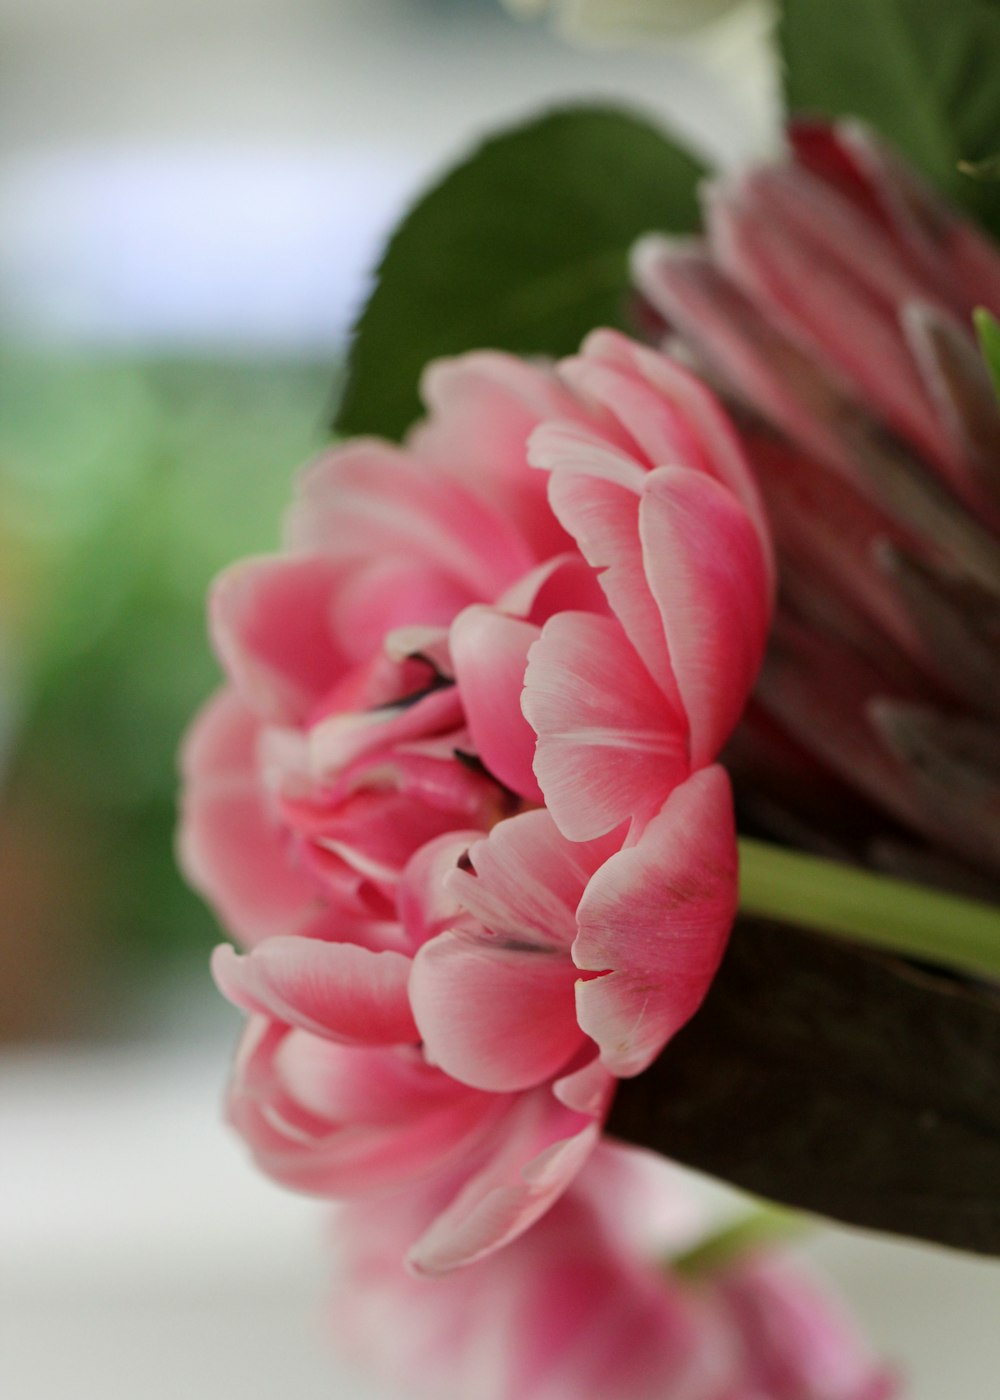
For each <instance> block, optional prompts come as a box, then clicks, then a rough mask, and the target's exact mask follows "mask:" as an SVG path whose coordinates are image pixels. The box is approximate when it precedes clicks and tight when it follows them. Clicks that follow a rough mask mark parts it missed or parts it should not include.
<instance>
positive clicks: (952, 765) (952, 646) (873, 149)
mask: <svg viewBox="0 0 1000 1400" xmlns="http://www.w3.org/2000/svg"><path fill="white" fill-rule="evenodd" d="M705 225H706V229H705V238H704V240H701V241H697V242H694V241H687V242H683V243H681V242H678V241H672V240H668V239H663V238H651V239H646V240H643V242H642V243H641V244H640V245H639V247H638V248H637V250H636V254H635V275H636V279H637V281H638V283H639V286H640V288H641V290H642V291H643V293H644V294H645V296H646V298H648V302H649V304H650V306H651V308H653V309H655V311H656V312H657V313H658V314H659V316H660V317H661V318H662V325H663V329H664V331H665V333H666V335H667V336H668V337H669V343H671V344H672V345H675V346H676V345H677V343H678V341H679V342H680V343H681V345H682V346H683V350H684V355H685V358H686V360H688V361H689V362H691V361H693V362H694V363H695V364H696V365H698V366H699V367H700V368H701V369H703V370H704V372H705V373H706V374H707V375H708V376H709V377H710V378H711V380H712V382H713V383H715V384H717V385H718V386H719V387H720V389H721V390H722V391H723V392H724V393H725V394H726V395H727V396H728V397H729V399H730V400H731V401H732V402H734V403H735V404H737V405H738V406H739V413H738V422H739V425H740V436H741V441H742V443H743V446H744V448H745V450H746V452H747V456H748V458H749V460H750V462H751V464H752V466H753V469H754V473H755V476H756V478H757V480H758V482H759V483H760V486H761V490H762V492H763V495H764V498H765V500H766V503H767V508H768V516H769V519H770V521H771V525H772V528H773V530H774V535H775V543H776V548H777V552H778V556H779V558H780V560H781V576H782V600H781V607H780V608H779V611H778V617H777V622H776V627H775V631H774V639H773V641H774V644H773V646H772V648H771V651H770V653H769V658H768V663H767V665H766V667H765V668H764V672H763V676H762V680H761V684H760V686H759V687H758V690H757V696H756V707H757V711H756V713H755V714H754V716H753V724H752V726H746V727H744V729H743V731H742V732H741V734H740V735H739V737H738V740H737V745H736V750H737V751H736V753H734V754H731V755H730V758H731V760H733V762H734V766H736V767H738V768H739V770H740V772H741V777H742V778H743V781H742V783H741V796H742V798H743V802H744V810H749V809H750V804H751V803H753V802H754V799H755V796H759V802H758V803H757V807H756V810H755V815H756V816H757V817H758V820H760V821H761V822H762V824H764V825H765V829H767V828H768V827H769V829H770V830H771V831H772V832H773V833H774V834H775V835H778V836H781V837H784V838H785V839H787V838H788V837H789V836H790V837H791V838H792V839H793V840H796V841H803V840H805V841H807V842H808V843H809V844H811V845H814V846H816V847H817V848H818V849H827V850H829V849H831V848H832V849H834V850H839V851H842V852H843V851H846V852H850V853H852V854H854V855H855V856H856V857H858V858H860V859H862V860H870V859H873V858H876V859H877V860H878V861H879V862H887V863H890V868H892V867H893V866H895V867H896V868H898V870H899V873H901V874H904V875H907V876H909V877H910V878H913V877H915V876H916V877H917V878H921V877H922V878H926V879H928V880H931V881H933V880H934V879H936V878H940V875H939V871H940V869H941V867H940V862H939V856H938V854H937V853H935V854H934V855H933V856H932V857H931V859H930V860H929V861H927V860H926V859H925V856H924V852H925V851H926V849H927V845H928V843H929V844H930V845H931V847H934V848H937V851H938V852H940V855H943V856H945V858H946V860H947V861H948V863H949V865H951V864H953V863H954V858H955V857H958V859H959V861H961V862H963V863H967V864H970V865H972V866H973V867H975V868H976V869H978V870H979V871H980V872H982V873H984V874H986V875H989V876H992V877H996V876H997V874H998V873H1000V828H998V823H997V819H996V814H997V811H998V810H1000V781H998V780H997V778H996V775H995V773H994V772H993V771H992V770H991V769H990V764H989V762H988V761H987V759H986V757H985V756H986V755H987V754H988V753H990V752H992V751H994V750H995V749H996V742H997V739H996V705H995V704H994V703H993V697H994V695H995V694H996V691H997V677H996V665H995V651H996V649H995V647H992V648H991V645H990V643H989V642H988V641H987V639H986V638H987V634H986V632H984V630H983V629H984V626H985V625H986V624H985V623H984V619H987V618H989V617H994V616H996V615H997V610H998V608H1000V549H998V543H997V540H998V535H1000V470H998V462H1000V412H998V408H997V402H996V396H995V393H994V389H993V386H992V384H991V381H990V376H989V374H988V372H987V369H986V366H985V364H984V362H983V358H982V356H981V354H980V353H979V350H978V347H977V344H976V339H975V335H974V331H973V326H972V317H971V313H972V311H973V309H974V307H976V306H977V305H982V306H986V307H988V308H990V309H991V310H992V311H993V312H994V313H998V312H1000V249H998V248H997V247H996V246H995V245H994V244H993V243H992V242H991V241H990V239H989V238H987V237H986V236H985V234H984V233H982V232H981V231H980V230H978V229H977V228H976V227H975V226H974V225H973V224H971V223H970V222H969V221H967V220H966V219H965V218H963V217H962V216H961V215H960V214H959V212H958V211H957V210H955V209H952V208H950V207H949V206H948V205H947V204H946V203H945V202H944V201H943V200H942V199H941V197H940V195H939V194H938V193H937V192H936V191H934V190H933V189H931V188H930V187H928V186H927V185H925V184H924V183H923V181H922V180H921V179H920V177H919V176H918V175H917V173H916V172H915V171H913V170H911V169H909V168H908V167H907V166H906V164H905V163H904V162H903V161H902V160H901V159H900V158H899V157H898V156H897V155H895V154H894V153H893V152H892V151H891V150H889V149H887V148H886V147H885V146H884V145H883V144H882V143H881V141H880V140H879V139H878V138H877V137H876V136H875V135H874V134H873V133H871V132H868V131H866V130H864V129H863V128H860V127H859V126H857V125H856V124H853V123H846V124H840V125H837V126H835V127H830V126H825V125H817V124H807V123H800V124H796V125H794V126H793V128H792V130H791V132H790V149H789V152H788V154H787V156H786V157H785V158H784V159H782V160H780V161H777V162H772V163H768V164H764V165H761V166H756V167H753V168H751V169H748V170H745V171H740V172H738V173H734V174H729V175H724V176H722V177H720V178H719V179H718V180H716V181H714V182H712V184H711V185H710V186H709V187H708V189H707V191H706V197H705ZM901 828H902V830H901ZM907 831H908V832H909V833H910V834H911V835H910V839H909V840H907V837H906V834H905V833H906V832H907ZM875 853H877V856H876V854H875ZM955 878H959V879H960V878H962V876H961V875H956V877H955Z"/></svg>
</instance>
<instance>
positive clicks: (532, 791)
mask: <svg viewBox="0 0 1000 1400" xmlns="http://www.w3.org/2000/svg"><path fill="white" fill-rule="evenodd" d="M538 636H539V631H538V628H537V627H535V626H533V625H532V624H531V623H530V622H521V621H519V620H518V619H517V618H513V617H506V616H504V614H503V613H499V612H495V611H494V610H493V609H492V608H487V607H481V606H478V607H472V608H466V610H465V611H464V612H463V613H461V614H460V615H459V616H458V617H457V618H456V619H455V621H454V623H453V624H452V629H451V656H452V661H453V663H454V666H455V677H456V679H457V681H458V690H459V693H460V694H461V697H462V704H463V705H464V707H465V717H466V722H467V723H468V726H469V730H470V732H471V734H472V740H473V743H474V744H475V749H476V753H477V754H478V756H479V758H480V759H481V760H482V762H483V764H484V765H485V767H486V768H487V769H488V770H489V772H490V773H491V774H492V775H493V777H494V778H496V779H497V780H498V781H499V782H501V783H503V785H504V786H505V787H508V788H510V790H511V791H512V792H516V793H517V794H518V796H520V797H523V798H526V799H527V800H528V801H529V802H541V800H542V793H541V789H540V788H539V786H538V780H537V779H536V777H535V775H534V773H533V772H532V768H531V764H532V760H533V759H534V756H535V735H534V731H533V730H532V729H531V726H530V725H529V724H528V721H527V720H526V719H525V718H524V716H523V715H522V713H521V691H522V690H523V689H524V672H525V668H526V666H527V664H528V648H529V647H530V646H531V644H532V642H534V641H535V640H536V639H537V637H538Z"/></svg>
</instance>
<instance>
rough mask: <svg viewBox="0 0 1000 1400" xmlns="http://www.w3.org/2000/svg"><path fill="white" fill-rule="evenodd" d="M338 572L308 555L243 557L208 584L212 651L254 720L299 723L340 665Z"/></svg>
mask: <svg viewBox="0 0 1000 1400" xmlns="http://www.w3.org/2000/svg"><path fill="white" fill-rule="evenodd" d="M341 573H342V570H340V569H339V568H338V567H337V565H336V564H334V563H333V561H332V560H330V559H325V558H322V557H319V556H316V555H307V556H305V557H301V556H300V557H288V556H275V557H272V558H260V559H246V560H244V561H242V562H241V563H239V564H234V565H233V566H232V567H231V568H229V569H227V570H226V571H225V572H224V573H223V574H221V575H220V576H219V578H218V579H216V581H215V584H214V585H213V588H212V593H211V598H210V602H209V616H210V621H211V628H212V637H213V640H214V643H215V648H216V650H217V652H218V654H219V656H220V658H221V660H222V662H223V665H224V666H225V667H226V670H227V671H228V673H229V676H230V679H231V680H232V682H233V684H234V685H235V687H236V689H237V690H238V691H239V693H240V695H241V697H242V699H243V701H244V702H245V703H246V704H247V705H248V706H249V707H250V708H251V709H252V710H253V711H254V712H255V714H257V715H259V716H260V718H261V719H264V720H269V721H272V722H274V723H277V724H296V723H300V722H301V721H302V720H303V719H305V717H306V715H307V714H308V713H309V710H310V709H311V708H312V706H313V705H315V704H316V702H317V700H318V699H319V698H320V696H321V695H322V694H323V693H324V691H326V690H328V689H329V687H330V686H331V685H332V684H333V682H334V681H335V680H336V679H337V677H338V675H339V674H340V673H341V672H342V671H343V669H344V666H345V661H344V658H343V657H342V656H341V654H340V653H339V650H338V648H337V647H336V646H335V643H334V633H333V623H332V612H331V609H332V600H333V597H334V593H335V590H336V587H337V585H338V582H339V581H340V575H341Z"/></svg>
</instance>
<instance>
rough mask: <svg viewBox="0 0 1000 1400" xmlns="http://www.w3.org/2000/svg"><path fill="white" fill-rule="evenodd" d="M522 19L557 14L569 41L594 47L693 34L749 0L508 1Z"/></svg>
mask: <svg viewBox="0 0 1000 1400" xmlns="http://www.w3.org/2000/svg"><path fill="white" fill-rule="evenodd" d="M504 3H505V4H506V5H507V8H508V9H510V10H513V11H514V13H515V14H520V15H539V14H542V13H543V12H545V11H549V12H551V13H552V14H553V17H554V19H555V22H556V25H557V27H558V28H559V30H560V31H561V32H562V33H563V34H565V35H566V36H567V37H568V38H573V39H583V40H587V41H588V42H591V43H605V42H608V41H611V42H626V43H627V42H629V41H633V40H637V39H638V40H644V39H655V38H662V37H664V36H668V37H669V36H672V35H676V34H684V33H690V31H691V30H694V29H699V28H701V27H703V26H704V25H707V24H711V23H712V22H713V21H714V20H717V19H719V18H720V16H722V15H725V14H728V13H729V11H731V10H736V9H741V8H746V7H747V0H504Z"/></svg>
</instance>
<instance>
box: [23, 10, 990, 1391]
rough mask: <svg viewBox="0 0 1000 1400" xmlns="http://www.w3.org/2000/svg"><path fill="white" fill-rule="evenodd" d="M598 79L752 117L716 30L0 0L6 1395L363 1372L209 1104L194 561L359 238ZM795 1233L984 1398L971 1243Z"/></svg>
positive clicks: (715, 127)
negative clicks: (471, 155) (667, 45)
mask: <svg viewBox="0 0 1000 1400" xmlns="http://www.w3.org/2000/svg"><path fill="white" fill-rule="evenodd" d="M595 96H604V97H609V98H612V99H614V98H621V97H623V96H624V97H627V98H628V100H629V101H631V102H633V103H637V104H640V105H645V106H647V107H651V108H653V109H655V110H658V111H659V112H661V113H662V114H664V115H665V116H667V117H669V119H670V120H671V121H672V122H673V123H674V124H675V126H676V127H678V128H679V129H681V130H683V131H684V132H685V133H686V134H687V135H688V136H689V137H690V138H691V139H692V141H694V142H695V143H696V144H698V145H699V146H700V147H701V148H702V149H703V150H705V151H706V152H709V153H711V154H713V155H715V156H716V157H718V158H725V159H731V158H734V157H736V156H738V155H739V154H740V153H742V152H745V151H747V150H748V149H750V148H752V147H753V146H755V145H759V144H760V143H761V142H762V141H763V140H764V139H765V134H766V132H767V129H768V105H767V87H766V81H765V79H764V78H763V77H762V74H761V72H760V70H759V68H757V67H755V65H754V63H753V62H751V61H750V60H749V58H748V57H747V56H746V54H745V53H743V52H741V50H740V48H739V45H738V44H735V43H733V42H730V43H729V45H728V47H727V49H726V52H725V53H723V54H722V55H718V54H715V53H713V52H711V51H710V50H709V49H707V48H706V46H705V45H704V43H703V42H697V41H692V42H688V43H686V44H685V45H684V46H682V47H680V48H676V49H673V50H671V51H669V52H667V51H665V50H664V51H660V52H647V53H644V54H641V55H637V54H635V53H630V52H627V51H616V52H611V53H599V52H575V51H571V50H569V49H567V48H565V47H563V46H561V45H560V44H559V43H558V42H556V41H555V40H554V39H553V38H551V37H550V36H548V35H547V34H546V33H545V31H544V30H542V29H540V28H538V27H520V26H518V25H516V24H515V23H514V22H513V21H512V20H510V19H509V17H508V16H507V15H506V14H505V13H504V12H503V11H502V10H501V9H500V8H499V5H498V4H497V3H496V2H495V0H437V2H436V3H432V0H199V3H194V0H171V3H166V0H32V3H30V4H27V3H24V0H0V209H2V218H0V357H2V362H0V370H3V371H6V372H4V373H3V377H2V379H0V397H2V412H0V662H2V663H3V665H2V667H0V675H2V678H3V682H2V688H0V701H2V702H3V703H2V704H0V717H2V716H3V715H6V721H7V722H6V729H5V732H4V734H3V735H0V738H5V739H6V752H7V782H6V788H5V791H4V794H3V805H2V808H0V836H2V841H0V900H2V903H3V912H4V936H3V940H2V946H0V1396H3V1397H4V1400H66V1397H68V1396H73V1397H74V1400H136V1397H138V1396H142V1397H143V1400H161V1397H162V1398H163V1400H168V1397H169V1400H175V1398H176V1397H178V1396H181V1395H190V1396H194V1397H199V1400H200V1397H202V1396H204V1397H206V1400H209V1398H210V1400H228V1397H234V1400H235V1397H239V1398H240V1400H269V1398H270V1397H276V1396H279V1395H281V1396H285V1395H294V1396H295V1397H296V1400H311V1397H314V1396H315V1397H317V1398H318V1397H321V1396H322V1397H325V1400H330V1397H334V1396H336V1397H342V1398H343V1400H347V1398H348V1397H351V1398H352V1400H353V1397H357V1400H363V1397H365V1396H368V1395H373V1394H374V1392H373V1391H371V1390H369V1389H367V1388H366V1385H365V1382H364V1381H363V1380H362V1378H360V1377H357V1376H354V1375H351V1374H349V1373H347V1372H346V1371H344V1369H343V1368H342V1366H341V1364H340V1363H339V1362H338V1360H337V1358H336V1357H335V1356H334V1355H333V1354H332V1353H331V1351H330V1350H329V1348H328V1346H327V1344H326V1341H325V1338H324V1330H323V1309H324V1289H325V1278H326V1272H327V1267H328V1265H327V1260H326V1234H327V1226H326V1222H325V1217H324V1214H323V1212H322V1211H321V1210H319V1209H318V1208H317V1207H316V1206H314V1205H313V1204H310V1203H308V1202H304V1201H300V1200H297V1199H294V1198H292V1197H290V1196H287V1195H285V1194H283V1193H281V1192H280V1191H279V1190H278V1189H277V1188H273V1187H271V1186H269V1185H268V1184H266V1183H264V1182H263V1181H261V1180H258V1178H257V1177H256V1176H255V1174H254V1173H253V1172H252V1171H251V1169H250V1168H249V1166H248V1165H247V1164H246V1163H245V1161H244V1159H243V1156H242V1153H241V1151H240V1149H239V1146H238V1144H237V1143H235V1142H234V1141H232V1140H231V1139H230V1138H229V1136H228V1135H227V1133H226V1131H225V1130H224V1128H223V1127H222V1126H221V1123H220V1118H219V1099H220V1095H221V1088H222V1084H223V1081H224V1077H225V1072H226V1061H227V1058H228V1054H229V1047H230V1042H231V1040H232V1039H233V1037H234V1035H235V1031H236V1017H235V1016H234V1015H233V1014H232V1013H230V1011H229V1009H228V1008H227V1007H226V1006H225V1005H224V1004H223V1003H222V1002H221V1000H219V999H217V998H216V997H215V996H214V994H213V992H212V990H211V988H210V986H209V984H208V978H207V973H206V972H205V970H204V969H205V959H206V955H207V951H208V948H209V946H210V943H211V941H212V937H213V932H212V929H211V925H210V921H208V920H207V918H206V916H205V915H204V913H203V912H202V911H200V910H199V909H198V908H197V906H196V904H195V902H194V901H193V900H192V899H190V897H189V896H187V895H186V894H185V893H184V892H183V890H181V889H180V887H179V886H178V885H177V883H176V880H175V878H174V876H173V874H172V868H171V866H170V855H169V831H170V823H171V820H172V818H171V814H170V804H171V801H172V796H171V790H172V784H173V776H172V766H171V765H172V760H171V754H172V751H173V748H174V747H175V744H176V740H177V736H178V732H179V728H180V725H181V722H182V720H183V717H184V716H185V715H186V714H188V713H189V712H190V710H191V707H192V705H193V703H194V701H195V699H196V698H197V697H198V696H200V695H202V694H204V693H205V691H206V690H207V688H208V686H209V685H210V684H211V676H212V664H211V661H210V660H209V658H208V656H207V652H206V651H205V649H204V646H203V643H202V642H201V628H200V622H199V620H198V613H199V610H200V599H201V597H202V594H203V591H204V586H205V582H206V580H207V578H208V577H209V575H210V574H211V572H212V571H213V570H214V569H215V568H216V567H218V566H219V565H220V564H221V563H222V562H224V561H225V560H226V559H227V558H229V557H231V556H232V555H233V554H235V553H237V552H241V551H244V550H249V549H254V548H263V547H267V545H268V544H269V543H270V542H271V540H272V539H273V536H274V530H275V521H276V515H277V509H278V506H279V504H280V502H281V500H282V499H283V497H284V494H285V491H286V483H287V478H288V474H289V472H290V470H291V468H292V467H293V466H294V465H295V462H296V459H297V458H298V457H299V456H301V455H302V454H304V453H305V452H306V451H307V450H309V448H310V447H311V446H312V445H314V444H315V442H317V441H318V440H319V439H320V437H321V435H322V424H323V420H324V416H325V414H326V412H327V410H328V405H329V395H330V393H331V386H332V384H333V379H334V371H335V365H336V361H337V358H338V354H339V352H340V349H341V347H342V345H343V339H344V333H345V329H346V327H347V325H348V324H349V320H350V316H351V313H352V310H353V308H354V307H355V306H356V305H357V304H358V301H359V299H360V297H361V295H362V292H363V287H364V278H365V274H366V271H367V269H368V268H369V267H370V265H371V263H372V261H373V258H374V255H375V252H376V250H377V246H378V242H379V239H380V238H381V236H382V235H383V234H384V232H385V231H386V230H387V228H388V227H389V226H390V225H391V223H392V221H393V219H394V218H395V217H396V216H397V214H398V212H399V211H400V209H401V207H402V206H403V204H404V203H405V201H406V199H407V198H408V196H409V195H410V194H411V193H412V192H413V191H414V190H415V189H416V188H418V187H419V184H420V183H421V181H422V180H424V179H425V178H426V177H427V176H428V175H429V174H430V173H432V172H433V171H434V170H435V169H437V168H439V167H440V165H441V164H442V162H445V161H447V160H449V159H451V158H453V157H454V156H455V155H456V154H458V153H460V152H461V151H462V150H463V149H464V148H465V147H466V146H467V145H468V144H469V142H470V141H471V140H473V139H475V137H476V136H477V135H478V134H480V133H483V132H485V131H487V130H488V129H489V128H491V127H492V126H494V125H496V124H497V123H499V122H504V121H507V120H514V119H516V118H518V117H519V116H521V115H525V114H527V113H529V112H530V111H532V110H533V109H537V108H538V107H540V106H544V105H546V104H551V103H553V102H554V101H561V100H564V99H568V98H587V97H595ZM237 471H239V472H240V473H241V475H239V476H238V477H237V475H236V473H237ZM226 472H229V476H226ZM213 473H215V475H213ZM236 481H238V483H239V491H238V493H236V495H237V496H238V500H235V501H234V493H233V492H232V489H231V488H232V485H233V483H234V482H236ZM220 506H221V509H220ZM151 518H152V519H154V520H155V532H154V533H152V534H150V533H149V531H150V529H152V527H151V526H150V524H149V521H150V519H151ZM140 520H141V521H142V522H143V524H142V531H141V532H139V533H137V531H138V526H137V521H140ZM116 532H117V533H116ZM140 536H141V537H140ZM137 538H138V539H139V544H138V545H135V544H134V541H135V539H137ZM108 561H110V562H108ZM151 561H152V562H151ZM5 852H6V854H5ZM101 881H103V883H101ZM98 886H100V887H99V888H98ZM3 1042H5V1043H6V1047H5V1048H3ZM807 1248H808V1250H809V1252H811V1253H813V1254H814V1255H815V1256H816V1257H818V1258H819V1259H821V1260H822V1261H823V1262H824V1263H825V1264H827V1265H828V1266H829V1268H830V1270H831V1271H832V1273H833V1274H834V1275H835V1276H836V1278H837V1279H838V1280H839V1282H840V1283H841V1285H842V1287H843V1288H844V1290H845V1292H846V1293H847V1294H848V1296H849V1297H850V1298H851V1300H852V1301H853V1303H854V1305H855V1307H856V1308H857V1309H858V1310H859V1312H860V1314H861V1316H862V1317H863V1319H864V1321H865V1323H866V1325H867V1326H868V1328H869V1330H870V1332H871V1335H872V1338H873V1340H874V1342H875V1344H876V1346H877V1347H878V1348H879V1349H880V1350H881V1351H883V1352H884V1353H885V1354H886V1355H888V1356H889V1357H891V1358H894V1359H896V1360H898V1361H899V1362H900V1363H901V1364H902V1365H903V1366H904V1367H905V1368H906V1369H907V1370H908V1371H909V1374H910V1376H911V1381H912V1383H911V1385H910V1388H909V1389H908V1391H907V1394H908V1395H910V1396H912V1397H913V1400H946V1397H947V1398H948V1400H950V1398H951V1397H953V1396H955V1397H957V1396H962V1397H963V1400H975V1398H976V1397H983V1400H987V1397H991V1396H994V1395H996V1394H997V1383H996V1376H997V1374H998V1373H1000V1327H998V1325H997V1323H998V1320H1000V1268H998V1267H997V1266H996V1265H993V1264H984V1263H977V1262H975V1261H970V1260H968V1259H964V1258H960V1257H958V1256H951V1255H948V1254H945V1253H944V1252H940V1251H933V1250H923V1249H918V1248H915V1247H911V1246H905V1245H900V1244H889V1243H885V1242H882V1241H876V1240H871V1239H867V1238H864V1237H861V1236H859V1235H857V1234H853V1233H850V1232H846V1231H823V1232H821V1233H820V1234H819V1235H818V1236H817V1237H816V1239H815V1241H814V1242H813V1243H812V1244H811V1245H809V1246H808V1247H807Z"/></svg>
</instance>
